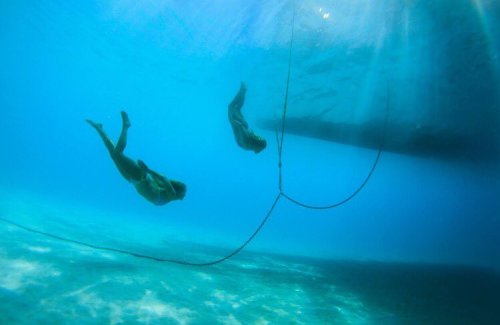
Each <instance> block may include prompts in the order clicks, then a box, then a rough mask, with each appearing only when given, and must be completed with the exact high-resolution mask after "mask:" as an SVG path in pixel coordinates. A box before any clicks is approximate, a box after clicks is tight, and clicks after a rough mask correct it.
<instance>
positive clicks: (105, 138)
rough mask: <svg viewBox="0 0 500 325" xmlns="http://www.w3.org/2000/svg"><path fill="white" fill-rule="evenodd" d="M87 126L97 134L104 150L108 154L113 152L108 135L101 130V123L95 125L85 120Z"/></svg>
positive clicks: (111, 142) (113, 146)
mask: <svg viewBox="0 0 500 325" xmlns="http://www.w3.org/2000/svg"><path fill="white" fill-rule="evenodd" d="M85 121H86V122H87V123H88V124H90V125H91V126H92V127H93V128H94V129H95V130H96V131H97V133H99V136H100V137H101V139H102V141H103V142H104V145H105V146H106V149H108V151H109V153H110V154H112V153H113V152H114V151H115V145H114V144H113V141H111V140H110V139H109V138H108V135H107V134H106V132H104V129H103V128H102V124H101V123H96V122H94V121H92V120H85Z"/></svg>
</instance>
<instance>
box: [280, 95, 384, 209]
mask: <svg viewBox="0 0 500 325" xmlns="http://www.w3.org/2000/svg"><path fill="white" fill-rule="evenodd" d="M284 118H286V116H285V113H284V114H283V119H284ZM388 118H389V91H388V89H387V93H386V106H385V122H384V131H383V132H384V133H383V135H382V138H381V140H380V145H379V147H378V150H377V155H376V157H375V160H374V161H373V164H372V166H371V168H370V170H369V172H368V174H367V175H366V177H365V179H364V180H363V181H362V182H361V184H360V185H359V186H358V187H357V188H356V189H355V190H354V191H353V192H352V193H351V194H350V195H349V196H347V197H346V198H344V199H342V200H340V201H338V202H336V203H332V204H328V205H323V206H321V205H312V204H307V203H303V202H301V201H299V200H297V199H295V198H293V197H291V196H290V195H288V194H286V193H285V192H284V191H283V189H282V184H281V174H282V169H283V163H282V159H281V157H280V158H279V164H278V168H279V169H280V193H281V195H282V196H283V197H284V198H286V199H287V200H288V201H290V202H292V203H294V204H296V205H299V206H301V207H304V208H307V209H314V210H327V209H332V208H337V207H339V206H341V205H343V204H345V203H347V202H349V201H350V200H351V199H353V198H354V197H355V196H356V195H358V193H359V192H361V190H362V189H363V188H364V187H365V185H366V184H368V181H369V180H370V178H371V177H372V175H373V172H374V171H375V169H376V168H377V165H378V163H379V161H380V156H381V155H382V151H383V148H384V144H385V138H386V136H387V123H388ZM283 125H284V123H283ZM281 132H284V130H282V131H281ZM279 155H280V156H281V151H280V152H279Z"/></svg>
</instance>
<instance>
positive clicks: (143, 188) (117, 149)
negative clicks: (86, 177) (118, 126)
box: [86, 111, 186, 205]
mask: <svg viewBox="0 0 500 325" xmlns="http://www.w3.org/2000/svg"><path fill="white" fill-rule="evenodd" d="M121 116H122V131H121V134H120V137H119V139H118V142H117V144H116V146H115V145H114V144H113V141H111V140H110V139H109V137H108V136H107V134H106V133H105V132H104V129H103V126H102V124H101V123H96V122H94V121H92V120H86V122H87V123H89V124H90V125H91V126H92V127H93V128H94V129H95V130H96V131H97V133H98V134H99V136H100V137H101V139H102V141H103V142H104V145H105V146H106V148H107V149H108V152H109V155H110V156H111V159H113V162H114V163H115V165H116V167H117V168H118V171H119V172H120V174H121V175H122V176H123V177H124V178H125V179H126V180H127V181H129V182H131V183H132V184H133V185H134V187H135V189H136V190H137V192H138V193H139V194H140V195H142V196H143V197H144V198H145V199H146V200H148V201H149V202H151V203H153V204H155V205H164V204H167V203H168V202H171V201H174V200H182V199H183V198H184V196H185V195H186V185H185V184H184V183H182V182H179V181H176V180H171V179H167V178H166V177H165V176H163V175H161V174H159V173H157V172H155V171H154V170H151V169H149V167H148V166H147V165H146V164H145V163H144V162H143V161H141V160H137V162H135V161H134V160H132V159H131V158H129V157H127V156H125V154H124V153H123V151H124V150H125V147H126V146H127V132H128V129H129V128H130V126H131V124H130V121H129V118H128V115H127V113H126V112H124V111H122V112H121Z"/></svg>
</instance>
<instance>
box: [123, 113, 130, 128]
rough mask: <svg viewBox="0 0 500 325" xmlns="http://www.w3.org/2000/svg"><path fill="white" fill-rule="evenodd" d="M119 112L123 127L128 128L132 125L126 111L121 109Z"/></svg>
mask: <svg viewBox="0 0 500 325" xmlns="http://www.w3.org/2000/svg"><path fill="white" fill-rule="evenodd" d="M121 114H122V123H123V127H125V128H129V127H131V126H132V124H130V120H129V119H128V114H127V112H125V111H121Z"/></svg>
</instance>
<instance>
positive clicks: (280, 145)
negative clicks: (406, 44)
mask: <svg viewBox="0 0 500 325" xmlns="http://www.w3.org/2000/svg"><path fill="white" fill-rule="evenodd" d="M294 29H295V6H294V8H293V17H292V33H291V37H290V49H289V57H288V73H287V80H286V91H285V100H284V107H283V115H282V120H281V134H279V131H278V129H276V141H277V144H278V170H279V183H278V189H279V192H278V194H277V195H276V197H275V199H274V201H273V204H272V205H271V208H270V209H269V210H268V211H267V213H266V216H265V217H264V219H263V220H262V221H261V223H260V224H259V226H258V227H257V228H256V229H255V230H254V232H253V233H252V234H251V235H250V236H249V237H248V238H247V240H246V241H245V242H243V244H241V245H240V246H238V247H237V248H236V249H234V250H232V251H231V252H230V253H229V254H227V255H225V256H223V257H221V258H218V259H215V260H212V261H208V262H189V261H183V260H179V259H169V258H161V257H155V256H151V255H145V254H141V253H135V252H132V251H128V250H123V249H119V248H113V247H106V246H100V245H95V244H91V243H87V242H83V241H79V240H74V239H71V238H66V237H62V236H58V235H55V234H52V233H49V232H45V231H41V230H37V229H34V228H30V227H27V226H24V225H21V224H19V223H16V222H14V221H11V220H9V219H6V218H4V217H0V221H2V222H4V223H7V224H9V225H11V226H14V227H17V228H19V229H22V230H25V231H28V232H31V233H34V234H38V235H42V236H45V237H48V238H52V239H55V240H59V241H63V242H67V243H71V244H76V245H80V246H84V247H88V248H92V249H95V250H102V251H108V252H113V253H119V254H124V255H129V256H133V257H137V258H143V259H147V260H152V261H156V262H163V263H173V264H179V265H186V266H211V265H215V264H219V263H222V262H224V261H226V260H228V259H230V258H231V257H233V256H234V255H236V254H238V253H239V252H241V251H242V250H243V249H244V248H245V247H246V246H247V245H248V244H249V243H250V242H251V241H252V240H253V239H254V238H255V236H257V234H258V233H259V232H260V231H261V230H262V228H263V227H264V225H265V224H266V222H267V221H268V220H269V218H270V217H271V215H272V213H273V211H274V208H275V207H276V205H277V204H278V202H279V200H280V199H281V197H284V198H286V199H287V200H289V201H290V202H292V203H294V204H297V205H299V206H302V207H304V208H308V209H331V208H335V207H338V206H340V205H342V204H344V203H346V202H348V201H350V200H351V199H352V198H354V197H355V196H356V195H357V194H358V193H359V192H360V191H361V190H362V189H363V188H364V187H365V185H366V184H367V183H368V181H369V179H370V177H371V176H372V175H373V172H374V171H375V169H376V167H377V165H378V162H379V160H380V155H381V154H382V147H383V144H384V142H385V133H386V132H385V131H384V135H383V137H382V141H381V145H380V147H379V149H378V153H377V156H376V158H375V161H374V163H373V165H372V167H371V169H370V171H369V173H368V175H367V177H366V178H365V180H364V181H363V182H362V183H361V185H360V186H359V187H358V188H357V189H356V190H355V191H354V192H353V193H352V194H351V195H349V196H348V197H347V198H345V199H343V200H341V201H339V202H337V203H335V204H331V205H327V206H314V205H309V204H305V203H302V202H300V201H299V200H296V199H294V198H292V197H291V196H289V195H287V194H286V193H285V192H284V191H283V182H282V180H283V177H282V175H283V172H282V171H283V168H282V167H283V163H282V152H283V142H284V139H285V124H286V123H285V122H286V113H287V106H288V88H289V85H290V70H291V62H292V47H293V39H294V37H293V36H294ZM386 109H387V107H386ZM387 115H388V111H387V110H386V120H385V122H386V127H385V128H386V129H387ZM280 136H281V137H280Z"/></svg>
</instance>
